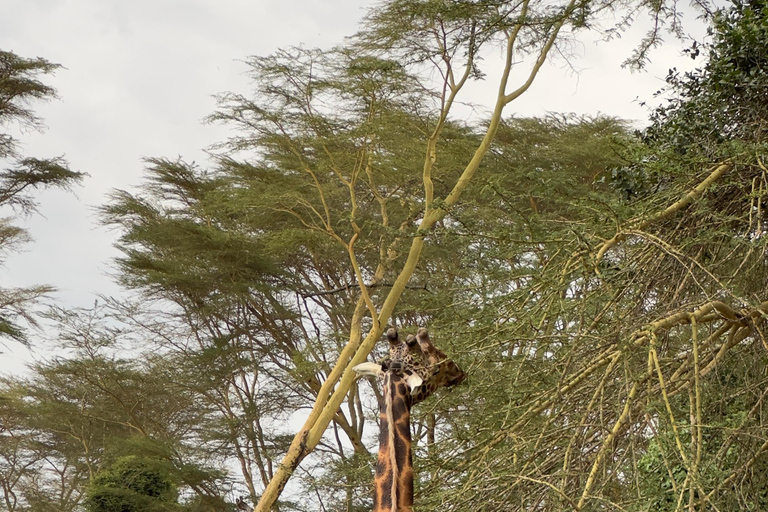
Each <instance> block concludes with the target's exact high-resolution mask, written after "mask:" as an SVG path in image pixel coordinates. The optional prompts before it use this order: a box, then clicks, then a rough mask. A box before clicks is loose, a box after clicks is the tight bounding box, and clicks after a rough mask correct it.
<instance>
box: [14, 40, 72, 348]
mask: <svg viewBox="0 0 768 512" xmlns="http://www.w3.org/2000/svg"><path fill="white" fill-rule="evenodd" d="M59 67H60V66H59V65H58V64H52V63H50V62H48V61H47V60H45V59H40V58H37V59H25V58H23V57H19V56H17V55H16V54H14V53H11V52H7V51H2V50H0V128H4V127H8V126H11V125H14V124H17V125H19V126H21V127H22V128H25V129H41V128H42V120H41V119H40V118H38V117H37V116H36V115H35V113H34V111H33V110H32V109H31V107H30V106H29V104H30V103H31V102H33V101H35V100H36V101H45V100H49V99H53V98H55V97H56V91H55V90H54V89H53V88H52V87H50V86H48V85H45V84H44V83H43V82H41V81H40V80H39V76H40V75H44V74H51V73H53V72H54V71H56V69H58V68H59ZM18 142H19V141H18V140H17V139H16V138H15V137H13V136H12V135H11V134H10V133H4V132H0V166H2V167H0V208H3V209H4V210H6V211H9V210H10V211H12V212H13V213H14V214H19V213H21V214H29V213H32V212H34V211H35V207H36V203H35V201H34V198H33V196H32V195H31V194H30V192H32V191H34V190H39V189H43V188H49V187H58V188H64V189H68V188H69V187H70V186H72V185H73V184H75V183H77V182H78V181H80V180H81V179H82V177H83V175H82V173H79V172H75V171H71V170H69V168H68V166H67V162H66V161H65V160H64V159H63V158H61V157H55V158H43V159H41V158H34V157H23V156H22V155H21V154H20V153H19V148H18ZM12 222H13V218H12V217H5V218H3V219H1V220H0V252H2V253H8V252H9V251H12V250H14V249H15V248H16V246H17V245H18V244H20V243H22V242H24V241H25V240H27V238H28V234H27V233H26V232H25V231H24V230H23V229H22V228H20V227H18V226H15V225H13V223H12ZM51 290H52V288H51V287H49V286H33V287H28V288H0V335H3V336H6V337H10V338H11V339H13V340H16V341H20V342H26V336H25V334H24V329H23V327H22V326H21V325H20V324H19V323H18V322H19V320H23V321H25V322H26V323H28V324H31V325H35V323H36V321H35V318H34V316H33V314H32V313H31V311H30V307H31V306H32V305H33V304H34V302H35V300H36V299H38V298H39V297H41V296H42V295H44V294H46V293H48V292H50V291H51Z"/></svg>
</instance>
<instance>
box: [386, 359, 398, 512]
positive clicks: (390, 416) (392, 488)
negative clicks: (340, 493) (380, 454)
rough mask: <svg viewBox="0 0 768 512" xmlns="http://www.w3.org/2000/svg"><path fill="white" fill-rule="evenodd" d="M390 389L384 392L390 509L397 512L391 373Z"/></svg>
mask: <svg viewBox="0 0 768 512" xmlns="http://www.w3.org/2000/svg"><path fill="white" fill-rule="evenodd" d="M388 382H389V389H387V392H386V393H385V394H384V397H385V398H384V399H385V400H386V404H387V424H388V425H389V427H388V428H387V437H388V442H389V464H390V466H391V467H392V483H391V485H390V501H391V505H390V510H391V511H392V512H397V480H398V479H399V475H398V468H397V454H396V453H395V428H396V427H397V425H395V417H394V414H393V413H392V394H393V393H394V386H395V382H393V381H392V375H391V374H390V375H389V379H388Z"/></svg>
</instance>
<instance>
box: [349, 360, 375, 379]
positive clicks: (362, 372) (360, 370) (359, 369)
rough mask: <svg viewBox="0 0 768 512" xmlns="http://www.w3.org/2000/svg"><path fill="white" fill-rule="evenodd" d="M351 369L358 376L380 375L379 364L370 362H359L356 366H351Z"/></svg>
mask: <svg viewBox="0 0 768 512" xmlns="http://www.w3.org/2000/svg"><path fill="white" fill-rule="evenodd" d="M352 369H353V370H354V371H355V373H357V374H358V375H359V376H361V377H363V376H371V377H378V376H379V375H381V365H380V364H376V363H371V362H365V363H360V364H358V365H356V366H353V367H352Z"/></svg>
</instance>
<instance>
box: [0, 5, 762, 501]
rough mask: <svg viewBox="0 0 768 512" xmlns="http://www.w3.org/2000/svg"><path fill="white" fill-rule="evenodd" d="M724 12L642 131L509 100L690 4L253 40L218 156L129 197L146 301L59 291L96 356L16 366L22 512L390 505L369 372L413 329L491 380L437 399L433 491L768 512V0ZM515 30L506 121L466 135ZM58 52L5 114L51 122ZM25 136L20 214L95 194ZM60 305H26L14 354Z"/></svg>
mask: <svg viewBox="0 0 768 512" xmlns="http://www.w3.org/2000/svg"><path fill="white" fill-rule="evenodd" d="M701 7H702V10H703V12H704V14H705V16H706V17H707V19H708V20H709V21H710V22H711V27H712V28H711V38H710V40H709V42H707V43H706V44H704V43H700V42H699V43H696V44H694V45H693V46H692V47H691V48H690V50H689V52H690V56H691V57H694V58H703V57H705V59H703V60H704V62H703V64H702V65H701V67H700V68H698V69H696V70H695V71H693V72H690V73H686V74H682V75H681V74H679V73H677V72H676V71H675V70H671V71H670V75H669V77H668V78H667V83H668V89H667V91H666V94H667V97H668V98H670V99H669V101H668V102H667V103H666V104H665V105H664V106H663V107H660V108H658V109H656V110H655V111H654V112H653V114H652V116H651V119H650V126H649V127H648V128H646V129H644V130H643V131H642V132H633V131H632V130H631V129H630V127H629V126H628V124H627V123H626V122H624V121H622V120H619V119H612V118H608V117H604V116H597V115H596V116H594V117H575V116H572V115H557V114H553V115H550V116H548V117H546V118H540V119H525V118H515V117H513V116H510V115H505V114H504V110H503V109H504V107H505V106H506V105H507V104H509V103H511V102H513V101H514V100H515V99H516V98H517V97H518V96H520V95H521V94H523V93H524V92H525V90H526V88H527V87H528V86H529V85H530V82H531V80H533V79H534V78H535V76H536V73H537V71H538V67H537V66H540V63H541V62H543V60H544V59H545V58H547V56H548V55H549V52H550V51H551V50H552V48H557V45H559V44H565V43H566V42H567V40H568V38H571V37H573V36H574V35H575V34H576V33H577V32H578V31H580V30H587V29H590V28H592V27H593V24H594V25H596V20H599V19H600V16H601V15H602V14H603V13H605V12H607V11H609V10H613V11H615V12H620V13H624V15H625V16H626V17H627V18H626V19H627V20H629V19H630V18H633V17H634V16H635V14H636V12H637V11H641V10H649V11H650V14H651V15H652V17H653V18H654V19H655V20H656V21H657V22H659V23H657V26H660V24H661V22H662V21H667V22H669V23H671V24H672V27H673V28H674V27H675V26H676V25H675V24H676V23H677V21H678V20H677V19H676V17H675V16H676V11H675V10H674V8H673V6H672V5H667V4H661V3H653V4H649V5H639V4H637V5H636V4H629V3H626V4H619V3H612V2H581V3H577V2H570V3H566V4H563V5H561V6H553V5H552V4H548V5H543V4H542V5H538V4H535V3H533V2H529V1H526V0H523V1H522V2H520V3H511V2H506V1H477V2H467V1H455V2H448V1H416V0H398V1H388V2H384V3H382V4H380V5H379V6H378V7H377V8H376V9H375V10H373V11H371V12H370V14H369V16H368V18H367V21H366V24H365V25H364V28H363V29H362V31H361V32H360V33H359V34H358V35H357V36H356V37H355V38H354V39H352V40H351V41H350V42H349V44H347V45H346V46H343V47H339V48H336V49H333V50H330V51H320V50H308V49H304V48H292V49H286V50H283V51H280V52H278V53H276V54H275V55H271V56H266V57H253V58H252V59H251V60H250V61H249V63H248V64H249V66H250V69H251V71H252V73H253V80H254V88H255V92H254V93H253V94H252V95H250V96H245V95H241V94H234V93H229V94H224V95H222V96H221V97H220V108H219V109H218V110H217V111H216V112H215V113H214V114H212V116H211V118H210V120H211V121H212V122H223V123H227V124H229V125H230V126H232V127H233V128H235V129H237V131H236V132H234V133H235V135H234V136H233V137H232V138H231V139H230V140H227V141H222V143H221V144H220V145H219V146H218V147H217V149H216V155H217V156H216V159H215V162H214V164H213V165H212V166H211V168H206V169H203V168H199V167H197V166H195V165H193V164H189V163H186V162H184V161H182V160H170V159H165V158H152V159H149V160H147V162H146V179H145V181H144V183H143V184H142V185H141V187H140V188H139V189H137V190H136V191H134V192H129V191H116V192H115V193H114V195H113V196H112V197H111V198H110V200H109V202H108V203H107V204H105V205H104V206H103V207H102V208H101V218H102V219H103V222H104V223H105V224H107V225H109V226H113V227H114V228H115V229H117V230H118V232H119V233H120V241H119V248H120V249H121V251H122V254H123V256H122V257H121V259H120V260H119V262H118V263H119V269H120V272H119V279H120V281H121V284H122V285H123V286H124V287H125V288H126V289H127V290H130V291H132V292H133V293H134V295H133V296H134V297H135V300H114V299H108V300H107V299H105V300H102V301H101V303H100V304H98V305H96V306H95V307H94V308H92V309H89V310H75V311H71V310H64V309H51V310H49V311H48V312H47V313H45V316H46V321H48V322H52V323H54V324H55V325H56V326H57V332H58V338H57V341H56V342H57V344H58V346H59V347H61V349H63V350H64V351H63V352H61V353H62V354H64V355H60V356H58V357H55V358H51V359H50V360H48V361H46V362H43V363H39V364H37V365H35V366H34V367H33V368H32V369H31V373H30V374H29V375H28V376H25V377H5V378H3V380H2V381H1V382H0V485H1V486H2V488H3V497H4V498H3V504H2V505H1V506H2V507H3V508H4V509H6V510H8V511H9V512H17V511H18V512H21V511H27V510H34V511H46V510H51V511H54V510H55V511H75V510H87V511H88V512H102V511H104V512H106V511H112V510H121V511H129V510H188V511H195V510H200V511H202V510H233V509H234V505H233V503H234V501H235V497H237V496H240V495H245V496H247V498H246V501H249V502H253V503H254V504H257V503H259V502H260V505H259V507H261V508H259V510H268V509H269V507H270V506H273V508H274V509H275V510H283V511H288V510H307V511H309V510H329V511H330V510H345V511H358V510H367V509H369V508H370V504H371V496H370V490H371V480H372V464H373V455H372V454H373V453H375V433H376V431H377V426H376V423H375V417H376V415H375V414H374V410H375V406H374V404H375V395H376V393H377V390H376V389H372V388H371V387H370V386H369V385H368V384H367V383H366V382H359V383H358V382H355V381H354V380H353V379H352V376H351V374H350V373H349V372H345V368H346V367H347V366H348V365H349V364H351V362H354V361H356V360H360V359H361V358H366V357H371V358H377V357H380V356H381V355H382V352H381V351H382V350H383V348H381V347H378V346H375V342H376V341H377V340H378V337H379V335H380V332H381V330H382V329H383V328H384V327H385V326H386V324H388V323H389V324H394V325H397V326H401V327H403V328H404V329H406V330H407V329H409V328H410V329H415V326H427V327H428V328H429V329H430V331H431V333H432V336H433V339H434V340H435V342H436V344H437V345H438V346H440V347H441V348H442V349H443V350H444V351H445V352H446V353H448V354H449V356H450V357H452V358H453V359H454V360H456V361H457V362H458V363H459V364H460V365H461V366H462V367H463V368H464V369H465V371H467V373H468V378H467V381H466V382H465V383H464V384H462V385H461V386H459V387H457V388H456V389H454V390H452V391H451V392H450V393H446V394H443V395H438V396H436V397H432V398H430V399H429V400H428V401H427V402H425V403H424V404H422V405H420V406H419V407H418V408H417V410H416V411H414V415H413V416H412V419H413V432H414V440H415V443H416V450H415V456H416V460H415V464H416V466H417V470H418V474H417V490H416V503H417V509H418V510H422V511H429V510H441V511H443V512H445V511H457V512H458V511H470V510H471V511H514V510H520V511H533V510H537V511H553V512H555V511H565V510H578V511H592V510H606V511H608V510H621V511H638V512H639V511H675V510H685V509H688V510H715V511H726V510H728V511H730V510H764V509H765V508H766V507H768V492H766V489H768V482H766V476H765V474H766V471H765V468H766V466H767V465H768V455H767V454H766V451H767V450H768V431H767V430H766V418H765V414H766V413H765V412H764V407H763V400H764V397H765V396H766V394H768V376H767V375H766V370H765V369H766V363H767V362H768V361H766V350H767V349H768V341H766V338H765V332H764V328H765V321H764V318H765V315H766V314H768V296H767V295H766V285H767V284H768V280H767V278H768V267H767V266H766V256H767V254H768V252H766V249H767V248H766V231H767V230H768V224H767V223H766V222H767V220H768V218H767V217H766V211H765V210H766V205H764V204H763V203H764V199H765V198H766V194H768V177H767V176H766V174H768V169H766V163H765V155H766V145H765V144H766V143H765V140H764V139H765V134H766V133H767V131H766V130H768V124H766V122H767V121H766V120H767V119H768V117H767V116H768V103H767V100H766V98H768V94H766V93H768V69H767V66H768V49H766V47H765V44H764V41H766V40H768V8H766V6H765V4H764V2H762V1H753V2H742V1H737V2H734V3H733V4H731V5H729V6H728V7H726V8H724V9H721V10H717V11H713V10H709V9H708V8H707V6H705V5H702V6H701ZM658 36H659V35H658V33H657V32H651V33H650V34H649V35H648V37H647V38H646V39H645V40H644V41H643V42H642V44H641V45H640V46H639V47H638V51H637V53H636V54H635V55H634V56H632V59H631V63H632V64H634V65H637V66H641V65H642V62H643V60H644V59H645V58H646V55H647V51H648V50H649V49H650V48H652V47H653V46H654V45H655V44H657V43H658V41H659V39H658ZM486 48H487V49H493V50H494V51H496V52H498V50H499V48H501V49H502V52H505V53H504V55H505V58H506V64H505V63H502V65H505V73H506V74H505V75H503V77H502V79H501V82H500V84H499V86H500V89H499V95H498V98H497V99H496V110H495V111H494V112H493V113H492V114H491V116H490V117H489V118H488V119H486V120H484V121H483V122H481V123H478V124H476V125H474V124H467V123H463V122H459V121H458V120H456V118H455V117H452V116H451V115H450V113H451V109H452V107H453V105H454V102H455V101H456V98H457V97H459V93H460V92H461V91H462V87H463V85H464V83H466V81H468V80H476V79H482V78H483V76H484V71H483V68H482V67H481V66H482V65H484V64H485V63H484V61H483V60H482V59H480V58H479V56H480V55H481V54H482V51H484V50H485V49H486ZM524 57H526V58H527V60H525V61H524V62H527V63H529V65H530V67H529V68H528V71H526V73H525V74H524V75H523V76H521V77H518V76H517V75H516V74H515V73H513V72H512V71H513V70H514V69H513V66H512V65H511V63H512V60H513V58H524ZM55 68H56V66H55V65H53V64H50V63H47V62H45V61H42V60H25V59H23V58H21V57H18V56H15V55H13V54H10V53H0V120H2V121H3V122H7V120H17V121H21V122H28V123H37V122H38V120H37V119H36V118H35V117H34V114H33V113H32V111H31V110H29V109H28V108H27V107H26V105H27V104H26V100H27V99H32V98H38V99H44V98H50V97H52V95H53V92H54V91H52V90H51V89H50V88H48V87H46V86H45V85H44V84H42V83H41V82H39V81H38V80H37V76H38V75H39V74H40V73H50V72H52V71H54V70H55ZM518 79H519V83H518V84H517V85H515V84H513V83H512V82H513V81H514V80H518ZM0 142H2V143H3V145H0V157H3V158H5V159H6V160H5V161H9V162H11V164H9V165H11V166H10V167H8V168H7V169H6V170H5V171H4V172H3V174H2V175H0V202H1V203H2V204H8V205H12V206H13V205H15V206H17V207H19V208H22V209H27V210H29V209H30V208H32V207H33V206H34V202H33V201H32V199H31V198H30V197H28V196H27V195H25V194H26V191H27V190H30V189H31V188H33V187H39V186H51V185H53V186H68V185H69V184H71V183H73V182H74V181H76V180H77V179H79V175H77V173H73V172H71V171H69V170H68V169H67V168H66V165H65V163H64V162H63V161H61V160H60V159H54V160H45V161H44V160H31V159H22V158H21V157H20V156H19V155H18V154H17V153H16V149H15V148H16V146H15V145H14V141H12V140H11V139H10V138H8V137H7V136H4V137H2V138H0ZM3 190H5V192H3ZM3 198H5V199H3ZM4 222H5V223H4V224H3V225H2V226H5V227H2V226H0V229H1V230H3V233H5V232H6V231H7V234H4V235H3V236H2V238H1V239H0V243H2V244H3V248H8V247H11V244H12V242H13V241H14V240H18V239H19V237H20V236H22V233H21V232H20V231H19V230H18V229H16V228H13V227H12V225H11V224H10V220H9V221H4ZM44 291H45V289H44V288H39V289H35V290H2V291H0V292H1V293H0V331H2V332H3V333H4V334H6V335H7V336H9V337H10V338H8V339H9V340H10V339H15V340H21V341H23V340H24V332H23V329H22V327H20V326H19V324H18V322H17V321H16V318H17V317H19V316H25V317H27V318H29V319H32V320H34V318H35V317H34V316H33V315H32V314H31V313H29V312H28V311H29V310H28V309H25V308H28V307H29V305H30V302H29V301H30V300H32V299H34V298H36V297H38V296H39V295H40V294H41V293H44ZM11 342H12V341H9V343H11ZM371 349H373V352H372V353H371V354H370V355H369V352H371ZM334 390H335V391H334ZM307 417H308V418H309V419H307V420H306V423H305V424H304V427H302V428H301V429H299V435H297V436H294V434H295V433H296V431H297V425H299V424H301V422H302V421H305V418H307ZM292 468H295V471H294V472H293V475H292V479H291V480H290V481H289V482H288V484H287V485H288V488H287V489H288V490H287V491H285V492H283V493H282V494H280V492H279V491H280V490H281V488H279V487H280V486H281V485H284V484H285V480H283V484H275V483H274V482H280V481H281V479H287V478H288V476H291V471H290V469H292ZM270 482H273V483H272V484H270ZM276 485H277V487H278V488H277V490H275V486H276ZM260 500H261V501H260ZM274 500H277V501H275V503H274V505H273V504H272V501H274Z"/></svg>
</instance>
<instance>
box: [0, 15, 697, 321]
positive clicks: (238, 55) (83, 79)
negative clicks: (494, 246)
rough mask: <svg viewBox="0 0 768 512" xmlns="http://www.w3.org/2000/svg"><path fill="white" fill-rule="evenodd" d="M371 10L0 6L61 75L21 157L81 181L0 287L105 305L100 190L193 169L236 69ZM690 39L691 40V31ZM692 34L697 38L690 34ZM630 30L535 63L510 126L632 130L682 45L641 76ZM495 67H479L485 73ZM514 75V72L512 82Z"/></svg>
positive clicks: (211, 137)
mask: <svg viewBox="0 0 768 512" xmlns="http://www.w3.org/2000/svg"><path fill="white" fill-rule="evenodd" d="M371 4H372V2H370V1H364V0H186V1H182V0H131V1H125V0H123V1H116V0H3V3H2V8H1V12H2V16H0V49H2V50H6V51H13V52H14V53H16V54H18V55H19V56H22V57H38V56H39V57H43V58H45V59H48V60H50V61H52V62H56V63H59V64H61V65H63V66H64V69H61V70H59V71H58V72H57V73H56V75H55V76H54V77H46V78H44V81H45V82H46V83H48V84H50V85H52V86H54V87H55V88H56V89H57V90H58V93H59V96H60V100H57V101H54V102H51V103H48V104H38V105H35V110H36V111H37V113H38V114H39V115H41V116H42V117H43V118H44V119H45V123H46V125H47V129H46V130H45V132H44V133H42V134H37V133H27V134H22V135H21V139H22V143H23V146H22V148H23V152H24V154H25V155H29V156H36V157H52V156H58V155H64V156H65V157H66V158H67V160H68V161H69V162H70V165H71V168H72V169H73V170H77V171H81V172H85V173H87V174H88V175H89V177H88V178H86V179H85V181H84V182H83V185H82V186H81V187H77V188H76V190H75V194H66V193H63V192H59V191H51V192H46V193H44V194H41V195H39V200H40V202H41V204H42V206H41V209H40V211H41V215H39V216H35V217H32V218H30V219H28V220H27V221H25V223H24V224H25V226H26V227H27V228H28V229H29V230H30V232H31V234H32V236H33V237H34V242H32V243H30V244H28V245H26V246H25V249H24V252H23V253H20V254H18V255H15V256H12V257H11V258H9V259H8V260H7V262H6V266H5V268H4V269H0V283H2V286H29V285H33V284H50V285H54V286H56V287H57V288H58V290H59V291H58V292H57V293H56V295H55V298H56V299H57V300H58V301H59V302H60V303H61V304H63V305H67V306H89V305H92V304H93V301H94V299H95V297H96V294H98V293H101V294H106V295H114V294H118V293H119V289H118V287H117V286H116V285H115V284H114V283H113V282H112V279H111V278H110V277H109V276H108V273H109V271H110V265H111V263H110V261H111V260H112V259H113V258H114V257H115V256H116V255H117V251H116V250H115V249H114V248H113V247H112V244H113V242H114V239H115V235H114V233H109V232H107V231H106V230H105V229H104V228H101V227H99V226H98V224H97V222H96V218H95V215H94V207H95V206H97V205H100V204H103V203H104V202H105V200H106V196H107V194H108V193H109V191H110V190H113V189H115V188H123V189H125V188H130V187H132V186H134V185H136V184H137V183H139V182H140V180H141V175H142V167H143V163H142V158H144V157H151V156H166V157H172V158H173V157H176V156H181V157H183V158H184V159H185V160H187V161H191V160H195V161H197V162H198V163H201V164H205V161H206V157H205V153H204V152H203V151H202V150H203V149H204V148H205V147H207V146H209V145H210V144H212V143H214V142H217V141H220V140H222V139H224V138H225V137H226V136H227V131H226V129H225V128H223V127H220V126H208V125H203V124H202V122H201V120H202V118H203V117H205V116H206V115H208V114H210V113H211V112H212V111H213V110H214V108H215V102H214V100H213V98H212V95H214V94H216V93H219V92H223V91H234V92H247V91H248V90H249V85H248V81H247V79H246V77H245V76H244V71H245V70H246V67H245V65H244V64H243V62H242V60H243V59H245V58H246V57H247V56H249V55H266V54H269V53H272V52H274V51H275V50H276V49H277V48H279V47H285V46H290V45H298V44H303V45H304V46H306V47H321V48H329V47H331V46H334V45H336V44H339V43H341V42H342V41H343V38H344V37H345V36H348V35H351V34H352V33H354V31H355V30H356V28H357V24H358V23H359V21H360V19H361V18H362V16H363V15H364V13H365V9H366V7H367V6H369V5H371ZM692 29H693V28H692ZM701 32H702V30H701V28H700V27H699V28H698V29H697V31H696V32H695V33H696V35H700V34H701ZM641 35H642V30H633V31H632V32H630V33H629V34H627V35H625V36H624V37H622V38H621V39H617V40H614V41H611V42H609V43H602V44H597V43H598V40H599V36H598V35H597V34H594V33H592V34H587V35H586V36H585V37H584V38H583V39H582V42H581V43H580V44H578V45H576V46H575V47H574V48H573V49H572V50H573V53H574V54H575V58H574V59H573V60H572V61H571V63H572V64H573V65H575V68H576V69H577V70H578V72H574V70H573V69H572V68H571V67H569V66H568V65H566V63H565V62H564V61H563V60H562V59H554V60H553V62H551V63H550V64H548V65H547V67H546V68H545V69H544V72H543V73H542V74H541V75H540V76H539V78H538V79H537V81H536V83H535V84H534V86H533V87H532V89H531V90H530V91H529V92H528V93H526V94H525V95H524V96H523V97H521V98H520V99H519V100H518V101H517V102H516V103H513V104H512V105H511V106H510V107H511V108H510V109H509V114H513V113H514V114H516V115H542V114H545V113H546V112H576V113H580V114H597V113H598V112H601V113H604V114H608V115H613V116H618V117H623V118H626V119H631V120H634V121H636V122H637V123H638V125H642V123H643V122H644V120H645V118H646V117H647V114H648V112H647V110H646V109H645V108H643V107H641V106H640V105H639V103H638V102H637V101H636V100H637V99H638V98H639V99H640V100H645V101H649V102H651V103H654V102H655V101H656V100H654V99H653V93H654V91H656V90H658V89H659V88H660V87H661V86H662V85H663V78H664V76H665V75H666V72H667V69H669V68H670V67H673V66H677V67H678V68H680V67H684V66H690V60H689V59H687V58H685V57H683V56H681V49H682V48H683V46H684V45H683V44H682V43H679V42H676V41H674V40H673V39H672V38H671V37H668V40H669V41H668V42H667V44H665V46H663V47H662V48H661V49H658V50H656V51H655V52H654V53H653V54H652V63H651V65H650V66H649V68H648V70H647V71H645V72H643V73H634V74H633V73H630V71H629V70H626V69H622V68H621V67H620V65H621V63H622V61H623V60H624V59H625V58H626V57H627V56H628V55H629V54H630V53H631V50H632V48H633V47H634V45H635V44H637V42H638V41H639V39H640V37H641ZM496 57H498V55H489V56H488V58H487V59H486V64H490V63H491V61H492V60H493V59H494V58H496ZM520 71H521V72H522V71H524V70H523V69H521V70H520ZM494 88H495V85H494V82H493V74H492V73H491V74H490V76H489V80H488V81H487V82H485V83H480V84H476V85H473V86H472V90H471V92H472V99H473V101H475V102H480V103H482V102H483V100H484V98H489V97H492V96H491V95H492V94H494V93H493V92H492V91H493V89H494Z"/></svg>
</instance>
